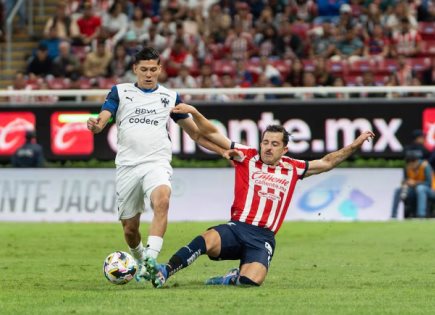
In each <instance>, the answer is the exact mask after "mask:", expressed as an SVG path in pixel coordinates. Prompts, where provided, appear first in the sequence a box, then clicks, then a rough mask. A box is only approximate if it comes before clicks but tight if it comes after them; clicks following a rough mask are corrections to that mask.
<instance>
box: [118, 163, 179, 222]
mask: <svg viewBox="0 0 435 315" xmlns="http://www.w3.org/2000/svg"><path fill="white" fill-rule="evenodd" d="M171 177H172V167H171V165H170V164H169V162H161V163H147V164H140V165H135V166H120V167H118V168H117V169H116V197H117V203H118V218H119V220H121V219H130V218H132V217H134V216H135V215H137V214H138V213H143V212H144V211H145V209H147V210H148V209H149V210H151V207H150V205H151V200H150V197H151V193H152V192H153V190H154V188H156V187H158V186H161V185H166V186H169V188H172V187H171ZM145 206H146V207H145Z"/></svg>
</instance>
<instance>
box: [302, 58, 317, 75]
mask: <svg viewBox="0 0 435 315" xmlns="http://www.w3.org/2000/svg"><path fill="white" fill-rule="evenodd" d="M302 63H303V65H304V70H305V71H309V72H312V71H314V69H315V65H314V61H313V60H311V59H304V60H302Z"/></svg>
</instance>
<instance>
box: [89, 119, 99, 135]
mask: <svg viewBox="0 0 435 315" xmlns="http://www.w3.org/2000/svg"><path fill="white" fill-rule="evenodd" d="M100 119H101V118H100V117H98V118H93V117H89V118H88V121H87V123H86V124H87V127H88V129H89V130H90V131H92V132H93V133H94V134H96V133H100V132H101V130H102V129H101V127H100V126H99V122H100Z"/></svg>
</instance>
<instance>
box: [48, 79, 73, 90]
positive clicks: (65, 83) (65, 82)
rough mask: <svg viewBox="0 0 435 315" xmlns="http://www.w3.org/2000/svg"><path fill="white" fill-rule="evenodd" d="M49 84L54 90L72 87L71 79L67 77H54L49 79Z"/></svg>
mask: <svg viewBox="0 0 435 315" xmlns="http://www.w3.org/2000/svg"><path fill="white" fill-rule="evenodd" d="M47 85H48V87H49V88H50V89H52V90H62V89H68V88H69V87H70V84H69V79H67V78H52V79H50V80H47Z"/></svg>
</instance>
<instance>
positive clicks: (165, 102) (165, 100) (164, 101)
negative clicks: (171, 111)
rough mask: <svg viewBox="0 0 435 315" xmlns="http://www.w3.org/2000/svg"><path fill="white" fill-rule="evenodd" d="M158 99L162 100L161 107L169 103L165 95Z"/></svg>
mask: <svg viewBox="0 0 435 315" xmlns="http://www.w3.org/2000/svg"><path fill="white" fill-rule="evenodd" d="M160 100H161V101H162V104H163V107H166V106H168V105H169V100H168V99H167V98H166V97H162V98H161V99H160Z"/></svg>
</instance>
